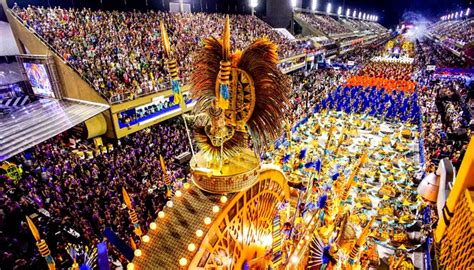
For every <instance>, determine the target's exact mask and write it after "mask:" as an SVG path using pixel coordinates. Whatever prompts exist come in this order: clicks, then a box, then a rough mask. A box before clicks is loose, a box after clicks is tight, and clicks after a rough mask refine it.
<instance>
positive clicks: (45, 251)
mask: <svg viewBox="0 0 474 270" xmlns="http://www.w3.org/2000/svg"><path fill="white" fill-rule="evenodd" d="M26 221H27V222H28V227H30V231H31V233H32V234H33V237H34V238H35V240H36V246H37V247H38V250H39V253H40V254H41V256H42V257H43V258H44V259H45V260H46V263H47V264H48V269H49V270H54V269H56V264H55V263H54V259H53V257H52V256H51V251H50V250H49V247H48V245H47V244H46V241H44V240H43V239H41V237H40V234H39V232H38V229H37V228H36V226H35V224H34V223H33V221H31V219H30V218H29V217H26Z"/></svg>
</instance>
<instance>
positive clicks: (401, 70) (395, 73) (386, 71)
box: [359, 62, 413, 81]
mask: <svg viewBox="0 0 474 270" xmlns="http://www.w3.org/2000/svg"><path fill="white" fill-rule="evenodd" d="M412 71H413V65H411V64H402V63H387V62H372V63H371V64H370V65H366V66H365V67H364V68H363V69H362V70H361V71H360V72H359V75H361V76H369V77H376V78H385V79H390V80H397V81H402V80H404V81H409V80H411V76H412Z"/></svg>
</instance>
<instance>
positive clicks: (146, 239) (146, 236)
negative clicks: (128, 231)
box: [142, 234, 150, 243]
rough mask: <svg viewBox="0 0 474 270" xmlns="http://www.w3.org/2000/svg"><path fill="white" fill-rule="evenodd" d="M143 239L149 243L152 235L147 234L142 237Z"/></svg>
mask: <svg viewBox="0 0 474 270" xmlns="http://www.w3.org/2000/svg"><path fill="white" fill-rule="evenodd" d="M142 240H143V242H145V243H148V242H150V236H148V235H146V234H145V235H144V236H143V237H142Z"/></svg>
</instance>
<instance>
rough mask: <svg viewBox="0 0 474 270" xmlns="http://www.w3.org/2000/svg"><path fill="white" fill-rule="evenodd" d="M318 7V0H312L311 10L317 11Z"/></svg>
mask: <svg viewBox="0 0 474 270" xmlns="http://www.w3.org/2000/svg"><path fill="white" fill-rule="evenodd" d="M317 7H318V0H312V1H311V10H312V11H315V10H316V8H317Z"/></svg>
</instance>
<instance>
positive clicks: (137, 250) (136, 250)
mask: <svg viewBox="0 0 474 270" xmlns="http://www.w3.org/2000/svg"><path fill="white" fill-rule="evenodd" d="M133 254H135V256H137V257H140V256H142V251H141V250H140V249H138V248H137V249H135V251H134V252H133Z"/></svg>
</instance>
